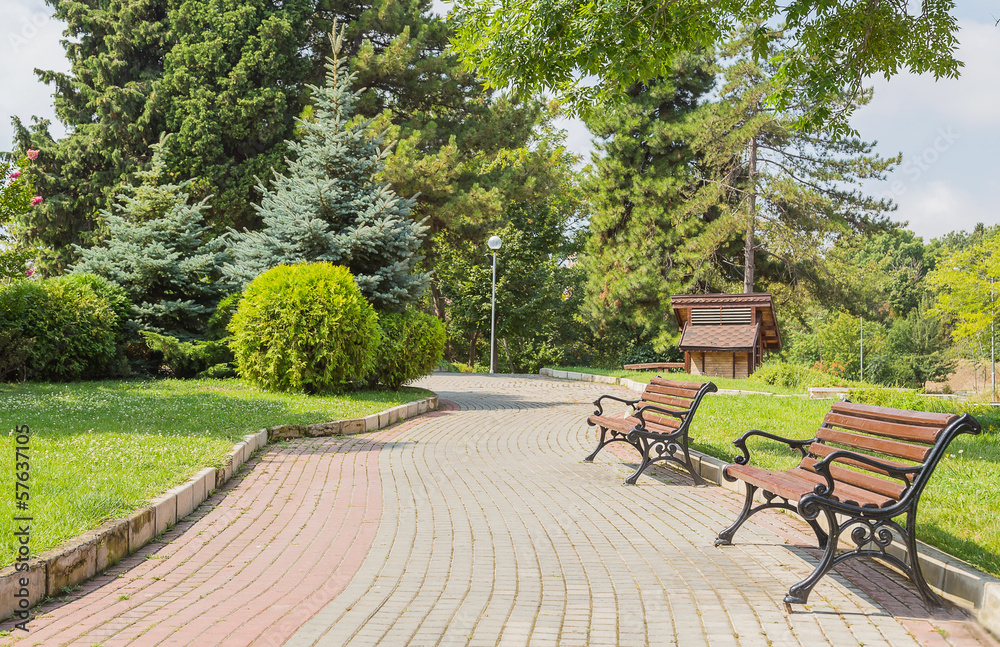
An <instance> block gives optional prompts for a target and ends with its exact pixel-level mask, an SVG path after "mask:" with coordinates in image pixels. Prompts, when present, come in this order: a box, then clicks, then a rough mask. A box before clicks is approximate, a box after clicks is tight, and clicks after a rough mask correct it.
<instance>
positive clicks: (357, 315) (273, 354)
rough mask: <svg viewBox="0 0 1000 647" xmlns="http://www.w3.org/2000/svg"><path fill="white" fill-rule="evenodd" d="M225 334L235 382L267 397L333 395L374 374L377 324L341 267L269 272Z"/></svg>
mask: <svg viewBox="0 0 1000 647" xmlns="http://www.w3.org/2000/svg"><path fill="white" fill-rule="evenodd" d="M229 330H230V332H232V334H233V340H232V342H231V343H230V347H231V348H232V349H233V353H234V354H235V355H236V366H237V371H238V373H239V375H240V377H241V378H243V379H245V380H247V381H249V382H250V383H252V384H256V385H258V386H261V387H263V388H267V389H270V390H274V391H300V392H309V393H323V392H328V391H335V390H338V389H341V388H343V387H344V386H345V385H346V384H347V383H348V382H354V383H361V382H362V381H363V380H364V379H365V378H366V377H367V376H368V375H369V374H371V372H372V371H373V370H374V369H375V368H376V365H375V362H376V358H377V351H378V346H379V343H380V332H379V328H378V316H377V315H376V314H375V310H374V309H373V308H372V307H371V306H370V305H369V304H368V302H367V301H366V300H365V298H364V297H363V296H362V294H361V291H360V290H359V289H358V286H357V285H356V284H355V283H354V278H353V277H352V276H351V273H350V271H349V270H347V268H345V267H342V266H334V265H332V264H330V263H312V264H308V265H307V264H299V265H291V266H289V265H279V266H278V267H275V268H272V269H271V270H268V271H267V272H265V273H263V274H261V275H260V276H258V277H257V278H256V279H254V280H253V281H251V283H250V285H248V286H247V289H246V290H245V291H244V293H243V299H242V300H241V301H240V303H239V307H238V308H237V310H236V314H235V315H233V319H232V321H231V322H230V324H229Z"/></svg>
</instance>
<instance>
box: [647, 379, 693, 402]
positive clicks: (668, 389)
mask: <svg viewBox="0 0 1000 647" xmlns="http://www.w3.org/2000/svg"><path fill="white" fill-rule="evenodd" d="M645 392H646V393H656V394H658V395H676V396H678V397H681V398H688V399H693V398H694V397H695V396H696V395H698V389H689V388H684V387H680V386H666V385H663V384H653V383H650V384H649V385H647V386H646V389H645Z"/></svg>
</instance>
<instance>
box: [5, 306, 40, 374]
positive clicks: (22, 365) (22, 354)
mask: <svg viewBox="0 0 1000 647" xmlns="http://www.w3.org/2000/svg"><path fill="white" fill-rule="evenodd" d="M0 299H2V297H0ZM31 344H32V340H31V339H27V338H25V336H24V334H22V333H21V331H20V330H13V329H11V330H0V382H8V381H24V379H25V378H26V377H27V374H26V373H27V364H28V358H29V357H30V356H31Z"/></svg>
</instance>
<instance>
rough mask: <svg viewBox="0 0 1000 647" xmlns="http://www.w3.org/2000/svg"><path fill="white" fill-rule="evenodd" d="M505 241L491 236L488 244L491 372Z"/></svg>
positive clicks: (491, 371)
mask: <svg viewBox="0 0 1000 647" xmlns="http://www.w3.org/2000/svg"><path fill="white" fill-rule="evenodd" d="M501 244H503V241H501V240H500V237H499V236H490V239H489V240H488V241H486V246H487V247H489V248H490V249H492V250H493V295H492V296H491V297H490V374H491V375H492V374H493V356H494V352H493V348H494V338H495V337H496V327H497V250H498V249H500V245H501Z"/></svg>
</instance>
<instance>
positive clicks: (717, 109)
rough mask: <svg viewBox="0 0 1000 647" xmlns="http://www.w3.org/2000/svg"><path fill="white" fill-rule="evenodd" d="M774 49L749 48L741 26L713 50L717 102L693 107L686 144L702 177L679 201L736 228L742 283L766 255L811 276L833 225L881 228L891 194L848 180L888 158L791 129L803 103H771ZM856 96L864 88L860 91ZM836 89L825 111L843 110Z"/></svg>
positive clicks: (869, 174) (751, 282)
mask: <svg viewBox="0 0 1000 647" xmlns="http://www.w3.org/2000/svg"><path fill="white" fill-rule="evenodd" d="M771 42H772V43H775V44H776V45H775V49H773V50H771V51H768V52H766V54H767V55H766V56H763V57H760V58H759V59H758V57H756V56H755V54H759V52H752V51H751V47H752V41H751V38H750V37H749V36H745V37H744V38H742V39H739V40H737V41H735V42H733V43H731V44H729V45H728V46H727V47H726V48H723V50H722V51H721V52H720V56H721V57H722V58H723V59H729V60H730V61H732V62H731V63H730V65H729V66H728V67H727V68H726V69H725V72H724V74H725V81H724V84H723V86H722V88H721V93H720V98H719V100H718V101H717V102H714V103H711V104H708V105H706V106H704V108H703V109H702V110H701V111H700V115H699V117H700V118H699V120H698V122H697V124H696V127H695V128H694V130H693V131H692V134H693V137H692V138H691V140H690V144H691V146H692V148H693V150H695V151H696V153H697V155H698V157H699V158H700V159H701V169H702V174H703V175H702V180H703V181H702V185H701V188H700V190H699V191H698V192H697V194H695V195H694V196H693V197H692V199H691V200H690V202H689V208H690V210H691V213H692V214H696V213H698V212H699V211H701V212H703V211H706V210H713V209H718V210H720V211H721V212H722V214H723V217H724V218H725V219H726V220H727V221H728V222H729V224H730V225H731V227H732V230H731V232H730V234H729V235H731V236H733V237H740V236H741V237H742V239H743V246H744V254H743V291H744V292H753V291H754V289H755V286H756V285H757V283H758V281H757V276H756V275H757V267H758V265H759V264H760V263H761V262H762V261H763V262H771V263H772V264H776V265H777V267H775V268H772V270H774V271H781V270H782V269H783V273H784V274H785V276H784V278H783V280H784V281H787V282H796V281H798V280H800V279H802V278H804V277H805V278H808V277H812V278H814V279H816V278H817V276H818V273H819V265H820V260H821V252H822V250H823V249H824V248H826V247H828V246H829V244H830V243H831V242H833V241H834V240H836V238H837V237H838V236H841V235H847V234H849V235H854V234H858V233H872V232H876V231H884V230H886V228H887V227H888V226H889V221H888V217H887V216H886V215H885V212H886V211H890V210H892V209H893V208H894V206H893V205H892V203H891V201H888V200H879V199H875V198H872V197H869V196H867V195H865V194H864V193H862V192H861V191H860V190H858V188H857V187H858V184H859V181H860V180H865V179H883V177H884V174H885V173H886V171H887V170H889V169H890V168H891V167H892V165H893V164H894V163H896V162H898V158H892V159H884V158H882V157H880V156H878V155H877V154H874V153H873V152H872V151H873V148H874V146H873V144H869V143H866V142H863V141H861V140H860V139H857V138H851V137H841V138H835V137H833V136H831V135H829V134H826V133H823V132H819V131H812V132H807V131H803V130H801V129H798V128H797V127H796V126H797V123H798V120H799V119H800V118H801V117H802V115H803V114H804V111H806V110H807V109H809V107H808V106H807V105H806V104H801V105H793V106H791V107H790V108H789V109H786V110H778V109H776V108H775V107H773V106H772V105H771V104H770V103H769V99H770V97H772V95H773V94H774V93H775V92H776V86H775V82H774V80H773V79H774V76H775V74H776V72H777V70H776V69H773V68H771V67H769V65H770V64H769V63H768V62H767V61H773V60H776V59H777V54H778V52H779V50H778V49H777V47H778V45H779V44H780V42H781V39H780V35H778V36H775V38H774V39H773V40H772V41H771ZM861 101H862V102H863V101H864V98H862V99H861ZM855 103H856V102H855V100H853V99H851V98H844V99H843V103H842V104H841V105H830V106H828V108H829V109H830V110H831V111H833V112H837V111H850V110H853V108H854V105H855Z"/></svg>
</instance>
